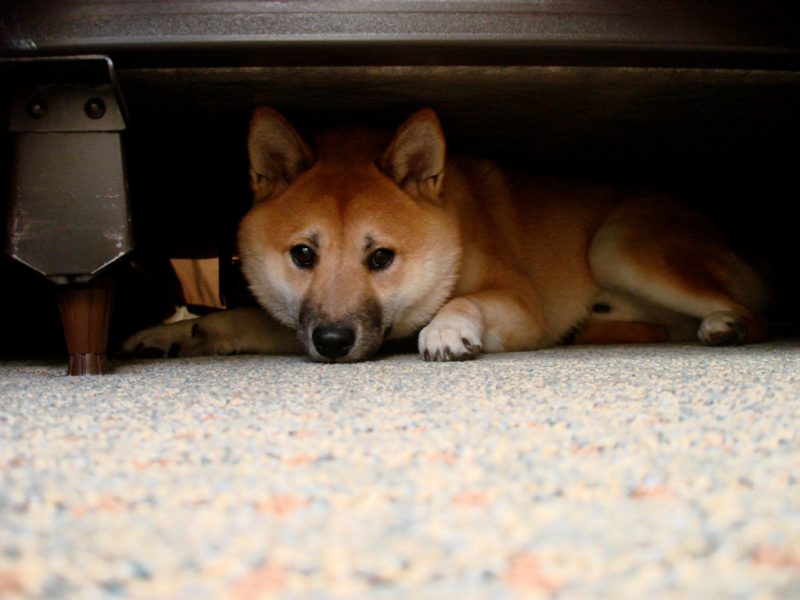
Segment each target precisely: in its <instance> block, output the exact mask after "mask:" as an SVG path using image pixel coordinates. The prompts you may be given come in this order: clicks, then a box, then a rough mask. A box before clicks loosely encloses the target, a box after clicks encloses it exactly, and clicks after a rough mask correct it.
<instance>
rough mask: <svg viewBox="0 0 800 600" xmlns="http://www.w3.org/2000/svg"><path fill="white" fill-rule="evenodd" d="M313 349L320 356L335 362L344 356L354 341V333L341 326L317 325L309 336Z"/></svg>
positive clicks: (348, 328)
mask: <svg viewBox="0 0 800 600" xmlns="http://www.w3.org/2000/svg"><path fill="white" fill-rule="evenodd" d="M311 339H312V340H313V341H314V347H315V348H316V349H317V352H319V353H320V354H321V355H322V356H324V357H325V358H330V359H331V360H336V359H337V358H340V357H342V356H346V355H347V353H348V352H350V349H351V348H352V347H353V342H355V341H356V332H355V331H353V330H352V329H351V328H350V327H346V326H343V325H319V326H318V327H315V328H314V333H312V334H311Z"/></svg>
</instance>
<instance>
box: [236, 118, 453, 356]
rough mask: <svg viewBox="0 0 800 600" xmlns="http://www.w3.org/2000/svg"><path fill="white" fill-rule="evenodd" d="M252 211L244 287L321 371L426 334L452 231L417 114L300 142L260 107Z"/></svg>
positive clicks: (431, 127) (447, 284)
mask: <svg viewBox="0 0 800 600" xmlns="http://www.w3.org/2000/svg"><path fill="white" fill-rule="evenodd" d="M248 148H249V154H250V175H251V188H252V190H253V196H254V202H255V206H254V208H253V209H252V210H251V211H250V213H248V215H247V216H246V217H245V218H244V220H243V221H242V225H241V228H240V231H239V249H240V253H241V257H242V265H243V270H244V273H245V276H246V277H247V279H248V281H249V283H250V286H251V289H252V291H253V292H254V294H255V296H256V297H257V299H258V300H259V302H260V303H261V304H262V305H263V306H264V307H265V308H266V309H267V310H268V311H269V312H270V313H271V314H272V315H273V316H274V317H275V318H277V319H278V320H279V321H281V322H282V323H284V324H285V325H288V326H289V327H293V328H295V329H297V332H298V337H299V339H300V342H301V343H302V344H303V346H304V347H305V348H306V350H307V351H308V354H309V355H310V356H311V357H312V358H313V359H316V360H321V361H341V362H345V361H357V360H363V359H365V358H368V357H369V356H371V355H372V354H374V353H375V352H376V351H377V350H378V348H379V347H380V345H381V343H382V342H383V340H384V339H386V338H401V337H406V336H408V335H410V334H412V333H413V332H415V331H417V330H418V329H419V328H421V327H422V326H424V325H425V324H426V323H427V322H428V321H430V319H431V318H432V317H433V316H434V314H435V313H436V311H437V310H438V309H439V308H440V307H441V305H442V304H443V303H444V302H445V300H446V299H447V298H448V297H449V295H450V294H451V292H452V289H453V286H454V285H455V281H456V277H457V272H458V265H459V261H460V256H461V251H460V240H459V232H458V225H457V223H456V221H455V220H454V218H453V217H452V216H451V215H450V214H448V212H447V211H445V209H444V207H443V206H442V201H441V198H440V196H441V191H442V185H443V176H444V163H445V142H444V136H443V134H442V130H441V127H440V126H439V121H438V119H437V118H436V115H435V114H434V112H433V111H431V110H428V109H426V110H422V111H419V112H417V113H415V114H414V115H412V116H411V117H410V118H409V119H408V120H407V121H406V122H405V123H404V124H403V125H402V126H401V127H400V128H399V129H398V130H397V132H396V133H395V134H394V136H393V137H391V136H390V135H386V136H384V135H382V134H380V133H375V132H368V131H358V130H348V131H342V130H339V131H333V132H329V133H327V134H324V135H322V136H319V137H318V138H317V139H316V143H315V145H314V147H313V149H312V146H310V145H309V144H307V143H306V142H305V141H304V140H303V139H302V138H301V137H300V136H299V135H298V133H297V132H296V131H295V130H294V129H293V128H292V126H291V125H289V123H287V122H286V120H284V119H283V117H281V115H279V114H278V113H276V112H275V111H273V110H271V109H268V108H258V109H256V111H255V113H254V114H253V118H252V121H251V125H250V135H249V140H248Z"/></svg>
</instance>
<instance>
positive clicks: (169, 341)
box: [120, 319, 197, 358]
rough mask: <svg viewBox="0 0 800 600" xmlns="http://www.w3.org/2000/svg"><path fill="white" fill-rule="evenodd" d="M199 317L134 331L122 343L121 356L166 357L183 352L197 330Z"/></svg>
mask: <svg viewBox="0 0 800 600" xmlns="http://www.w3.org/2000/svg"><path fill="white" fill-rule="evenodd" d="M196 325H197V319H191V320H188V321H180V322H178V323H172V324H169V325H156V326H155V327H148V328H147V329H143V330H142V331H139V332H137V333H134V334H133V335H132V336H130V337H129V338H128V339H126V340H125V341H124V342H123V343H122V348H121V351H120V356H121V357H123V358H124V357H135V358H164V357H165V356H166V357H170V358H172V357H176V356H179V355H181V354H183V352H182V350H184V349H185V346H186V345H187V343H188V342H190V341H191V340H192V338H193V334H194V333H196V330H197V327H196Z"/></svg>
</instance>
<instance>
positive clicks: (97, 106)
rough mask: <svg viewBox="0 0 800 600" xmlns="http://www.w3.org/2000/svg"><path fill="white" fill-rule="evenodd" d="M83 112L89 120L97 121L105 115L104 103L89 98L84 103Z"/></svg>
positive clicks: (98, 99) (97, 99)
mask: <svg viewBox="0 0 800 600" xmlns="http://www.w3.org/2000/svg"><path fill="white" fill-rule="evenodd" d="M84 111H85V112H86V116H87V117H89V118H90V119H99V118H100V117H102V116H103V115H104V114H106V103H105V102H103V101H102V100H101V99H100V98H90V99H89V100H87V101H86V106H84Z"/></svg>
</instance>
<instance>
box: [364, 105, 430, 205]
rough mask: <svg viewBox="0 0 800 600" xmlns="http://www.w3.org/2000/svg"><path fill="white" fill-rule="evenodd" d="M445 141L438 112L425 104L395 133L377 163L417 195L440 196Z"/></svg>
mask: <svg viewBox="0 0 800 600" xmlns="http://www.w3.org/2000/svg"><path fill="white" fill-rule="evenodd" d="M444 158H445V142H444V134H443V133H442V127H441V125H439V119H438V118H437V117H436V113H435V112H433V111H432V110H431V109H430V108H424V109H422V110H420V111H418V112H415V113H414V114H413V115H411V116H410V117H409V118H408V120H407V121H406V122H405V123H403V124H402V125H401V126H400V129H398V130H397V133H395V135H394V138H393V139H392V142H391V143H390V144H389V147H388V148H387V149H386V151H385V152H384V153H383V156H382V157H381V159H380V161H379V163H378V166H379V167H380V169H381V170H382V171H383V172H384V173H386V175H388V176H389V177H391V178H392V179H394V180H395V181H396V182H397V185H399V186H400V187H401V188H403V189H404V190H405V191H406V192H408V193H409V194H411V195H412V196H415V197H422V198H428V199H430V200H437V199H438V197H439V192H440V191H441V189H442V180H443V175H444Z"/></svg>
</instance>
